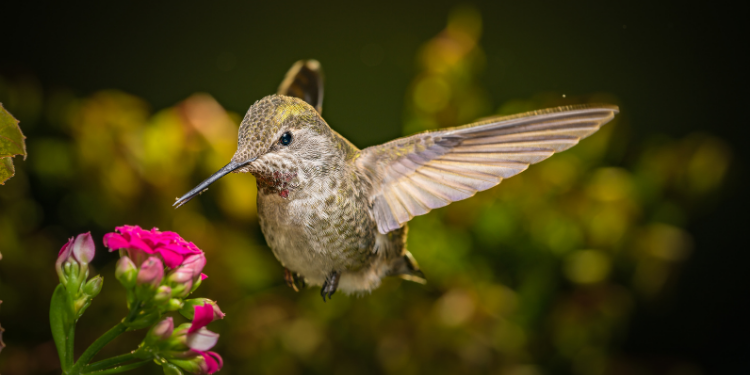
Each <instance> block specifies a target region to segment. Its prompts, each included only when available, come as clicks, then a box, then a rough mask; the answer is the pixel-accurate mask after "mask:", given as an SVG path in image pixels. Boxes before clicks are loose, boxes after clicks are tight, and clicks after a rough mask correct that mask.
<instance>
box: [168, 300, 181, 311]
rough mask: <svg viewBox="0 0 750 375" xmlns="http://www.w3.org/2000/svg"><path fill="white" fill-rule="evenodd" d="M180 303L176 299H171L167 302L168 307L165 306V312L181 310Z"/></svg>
mask: <svg viewBox="0 0 750 375" xmlns="http://www.w3.org/2000/svg"><path fill="white" fill-rule="evenodd" d="M182 305H183V303H182V301H181V300H179V299H177V298H172V299H170V300H169V305H167V311H177V310H179V309H181V308H182Z"/></svg>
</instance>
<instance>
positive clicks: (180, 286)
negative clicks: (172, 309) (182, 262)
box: [167, 267, 193, 298]
mask: <svg viewBox="0 0 750 375" xmlns="http://www.w3.org/2000/svg"><path fill="white" fill-rule="evenodd" d="M167 282H168V283H169V284H170V285H171V286H172V297H179V298H184V297H187V296H188V294H190V291H191V290H192V288H193V271H192V270H191V269H190V268H188V267H178V268H176V269H174V270H172V272H170V274H169V276H167Z"/></svg>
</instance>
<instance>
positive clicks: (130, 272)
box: [115, 255, 138, 289]
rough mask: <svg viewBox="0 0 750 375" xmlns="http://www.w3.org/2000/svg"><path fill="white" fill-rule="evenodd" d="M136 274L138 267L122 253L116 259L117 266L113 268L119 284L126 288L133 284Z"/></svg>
mask: <svg viewBox="0 0 750 375" xmlns="http://www.w3.org/2000/svg"><path fill="white" fill-rule="evenodd" d="M137 276H138V269H137V268H136V267H135V264H134V263H133V261H132V260H130V258H128V256H127V255H123V256H122V257H121V258H120V260H118V261H117V268H115V277H116V278H117V280H118V281H120V284H122V286H124V287H125V288H127V289H130V288H132V287H134V286H135V280H136V277H137Z"/></svg>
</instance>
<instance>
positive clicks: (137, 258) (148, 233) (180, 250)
mask: <svg viewBox="0 0 750 375" xmlns="http://www.w3.org/2000/svg"><path fill="white" fill-rule="evenodd" d="M115 230H116V231H117V232H119V233H107V234H106V235H105V236H104V246H106V247H108V248H109V249H110V251H114V250H119V249H124V250H126V251H127V252H128V256H129V257H130V259H132V260H133V261H134V262H135V263H136V264H140V263H141V262H142V261H144V260H145V258H146V257H148V255H145V256H144V255H143V254H144V253H145V254H149V255H154V254H158V255H160V256H161V258H162V259H163V260H164V265H165V266H167V267H169V268H175V267H177V266H179V265H180V264H182V262H183V261H184V260H185V258H187V257H189V256H190V255H193V254H203V251H201V249H199V248H198V246H195V244H194V243H192V242H187V241H185V240H184V239H183V238H182V237H180V235H179V234H177V233H175V232H169V231H167V232H161V231H159V230H158V229H157V228H153V229H151V230H145V229H141V227H139V226H137V225H123V226H121V227H116V228H115Z"/></svg>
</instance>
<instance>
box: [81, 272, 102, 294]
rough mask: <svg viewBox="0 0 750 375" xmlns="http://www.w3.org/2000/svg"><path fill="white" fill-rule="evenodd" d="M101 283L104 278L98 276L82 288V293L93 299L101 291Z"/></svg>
mask: <svg viewBox="0 0 750 375" xmlns="http://www.w3.org/2000/svg"><path fill="white" fill-rule="evenodd" d="M103 283H104V278H103V277H102V276H101V275H98V276H96V277H94V278H92V279H91V280H89V281H88V282H87V283H86V285H84V286H83V292H84V293H86V294H87V295H88V296H89V298H94V297H96V296H97V295H98V294H99V292H101V291H102V284H103Z"/></svg>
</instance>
